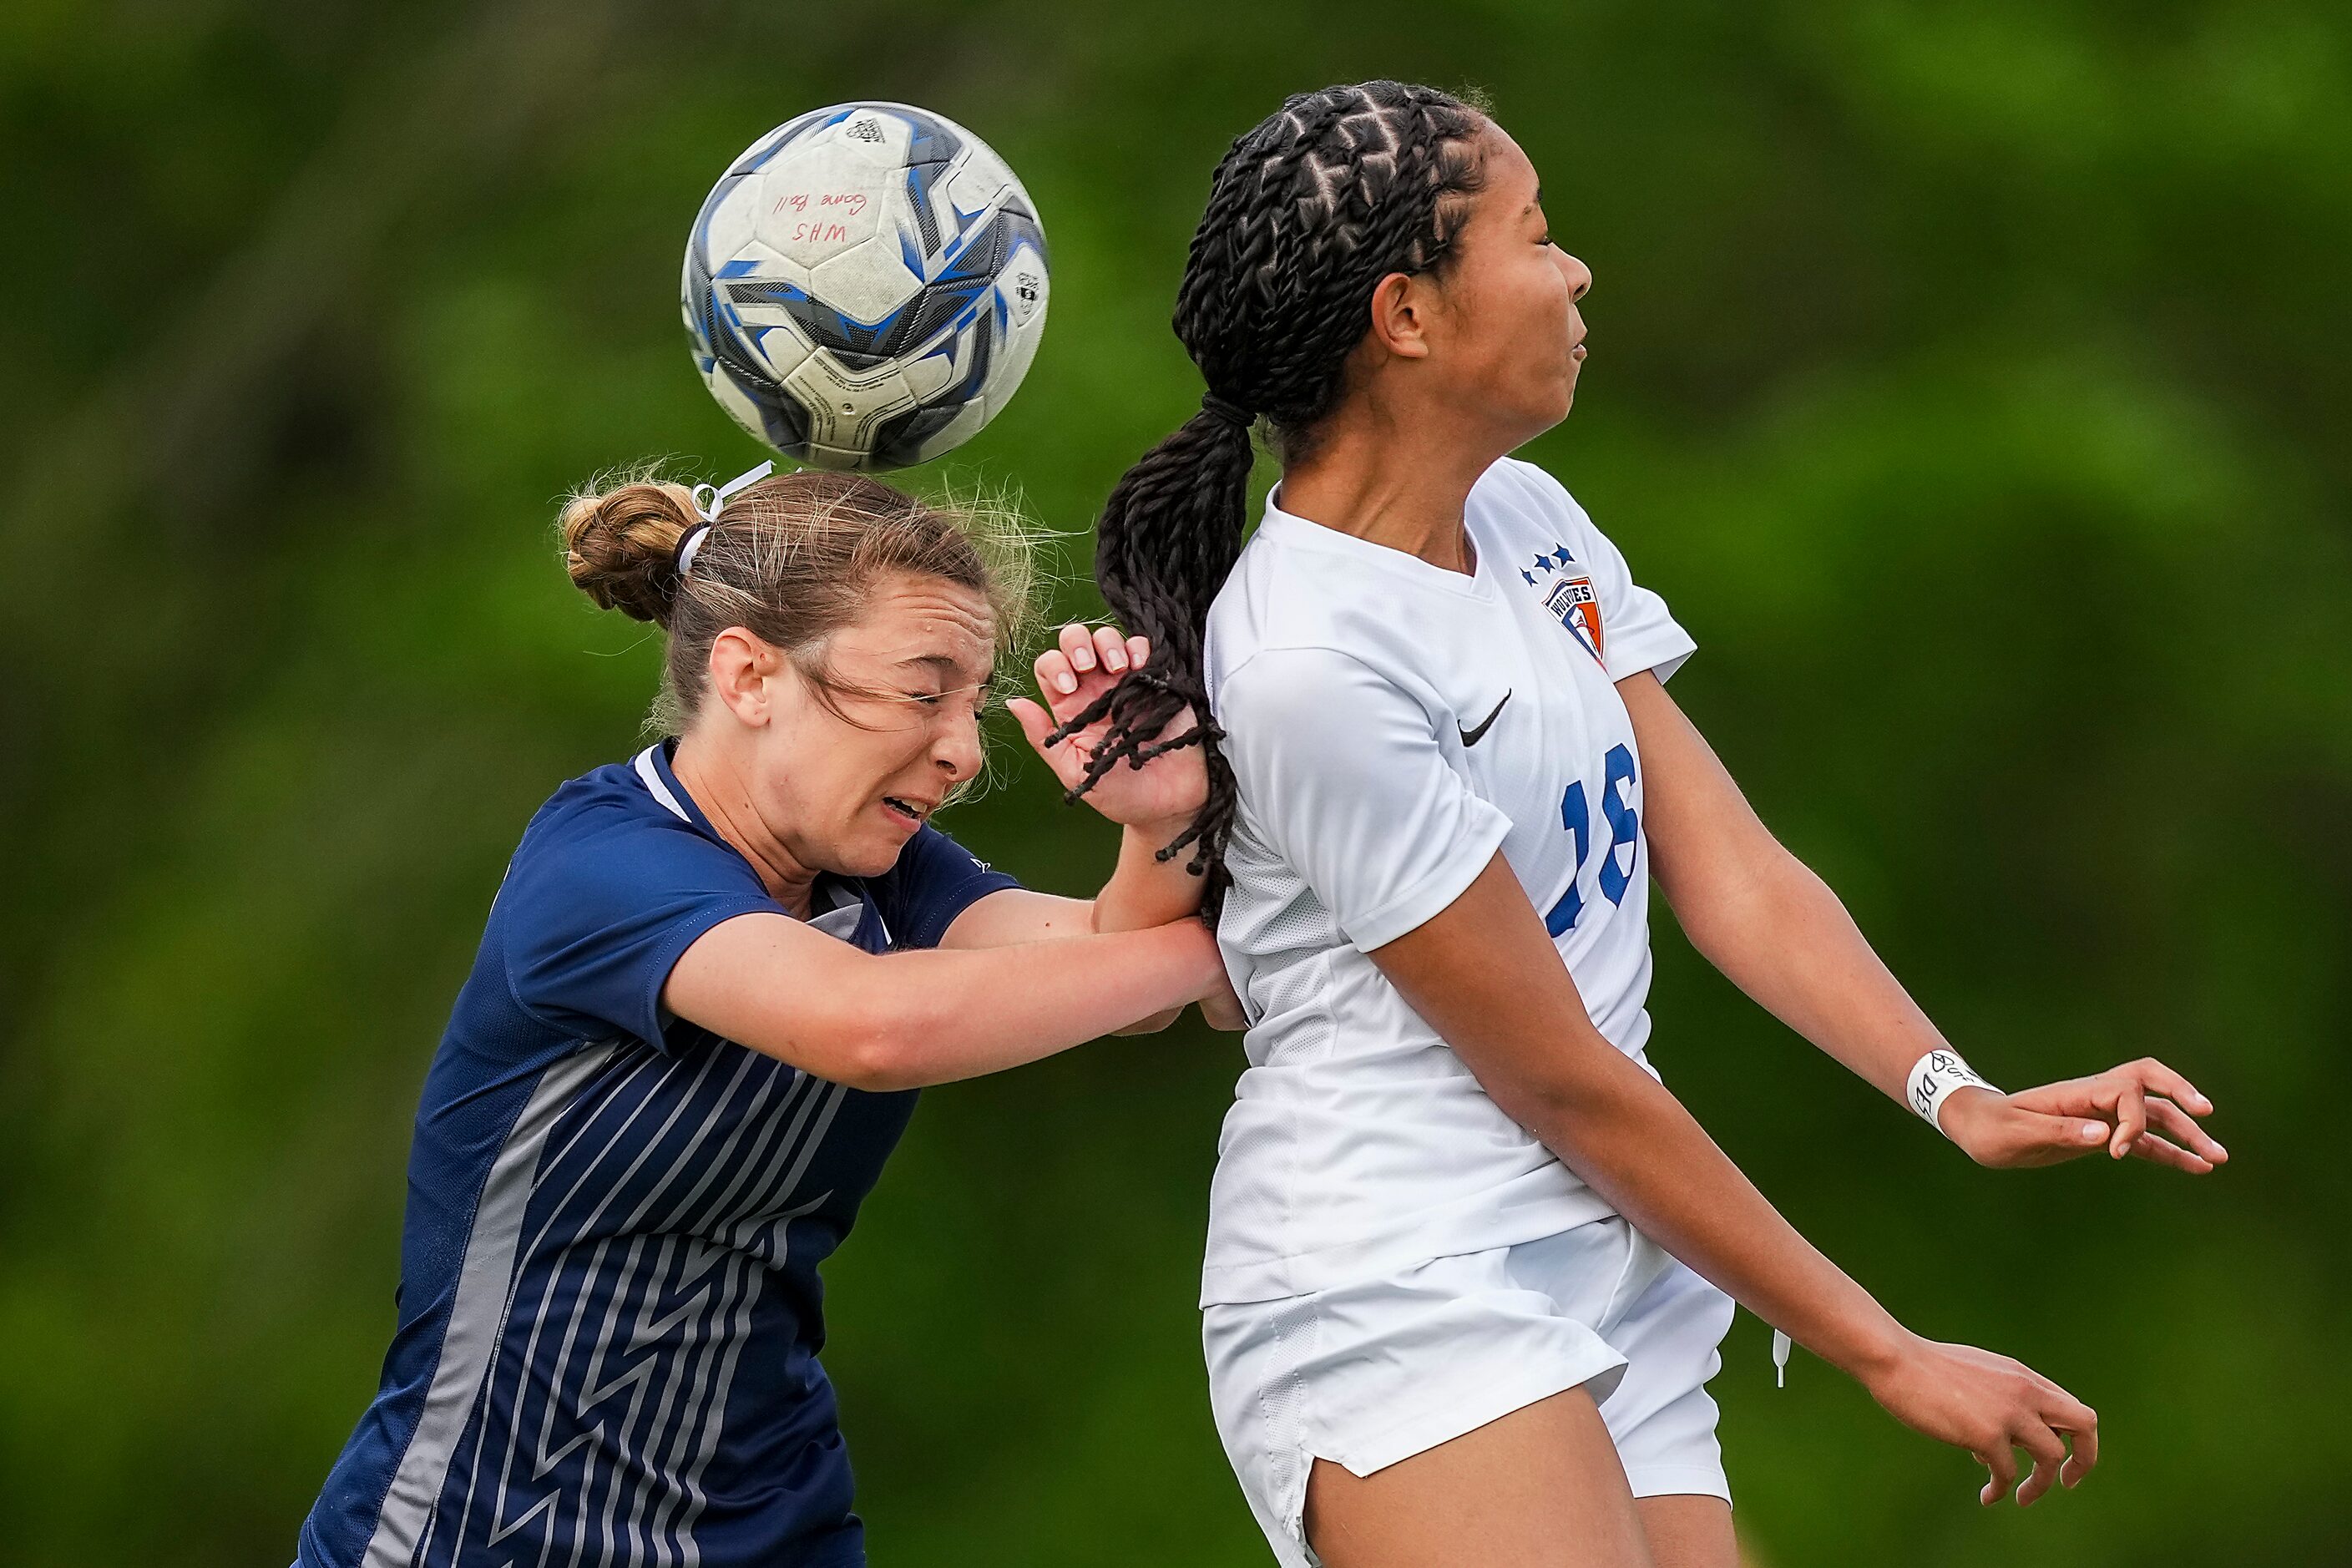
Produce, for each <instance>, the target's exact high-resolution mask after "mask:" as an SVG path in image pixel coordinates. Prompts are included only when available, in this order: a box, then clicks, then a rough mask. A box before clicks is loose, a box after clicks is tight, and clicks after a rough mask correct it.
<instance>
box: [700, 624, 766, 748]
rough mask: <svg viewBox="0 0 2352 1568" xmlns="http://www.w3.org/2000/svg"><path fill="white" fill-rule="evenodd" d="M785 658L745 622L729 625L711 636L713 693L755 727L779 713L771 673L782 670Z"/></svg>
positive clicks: (728, 708)
mask: <svg viewBox="0 0 2352 1568" xmlns="http://www.w3.org/2000/svg"><path fill="white" fill-rule="evenodd" d="M782 667H783V658H782V656H781V655H779V654H778V653H777V652H776V650H775V649H774V648H773V647H770V646H769V644H768V642H767V641H766V639H765V638H762V637H757V636H755V635H753V634H752V633H751V632H749V631H747V630H745V629H744V628H743V627H741V626H729V627H728V628H727V629H726V630H725V631H723V632H720V633H719V635H718V636H717V637H713V638H711V639H710V663H709V675H710V693H709V694H710V696H711V697H712V698H713V699H715V700H718V701H720V702H723V703H725V704H726V705H727V710H728V711H729V712H730V713H732V714H734V715H735V717H736V718H738V719H740V720H741V721H743V722H744V723H745V724H747V725H750V726H751V728H752V729H755V730H756V729H759V728H761V726H763V725H765V724H766V723H767V722H768V721H770V720H771V719H772V718H774V717H775V712H774V709H773V701H772V694H773V688H772V686H771V684H770V681H769V677H771V676H772V675H775V674H777V673H779V672H780V671H781V670H782Z"/></svg>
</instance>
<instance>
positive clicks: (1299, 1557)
mask: <svg viewBox="0 0 2352 1568" xmlns="http://www.w3.org/2000/svg"><path fill="white" fill-rule="evenodd" d="M1731 1314H1732V1303H1731V1298H1729V1297H1728V1296H1726V1295H1725V1294H1724V1293H1723V1292H1722V1291H1720V1290H1718V1289H1716V1288H1715V1287H1714V1286H1712V1285H1710V1284H1708V1283H1707V1282H1706V1280H1704V1279H1700V1278H1699V1277H1698V1276H1697V1275H1696V1274H1694V1273H1692V1272H1691V1271H1690V1269H1688V1268H1685V1267H1684V1266H1683V1265H1682V1264H1681V1263H1679V1262H1677V1261H1676V1260H1675V1259H1674V1258H1670V1257H1668V1256H1667V1255H1666V1254H1665V1253H1664V1251H1662V1250H1661V1249H1660V1248H1659V1247H1657V1246H1656V1244H1654V1242H1652V1241H1651V1240H1650V1239H1649V1238H1648V1237H1644V1236H1643V1235H1642V1234H1641V1233H1640V1232H1639V1231H1637V1230H1635V1229H1634V1228H1633V1226H1631V1225H1630V1224H1628V1223H1627V1222H1626V1221H1624V1220H1623V1219H1622V1218H1618V1217H1616V1216H1614V1215H1612V1216H1611V1217H1610V1218H1607V1219H1600V1220H1594V1221H1592V1222H1591V1223H1590V1224H1588V1225H1580V1226H1576V1227H1575V1228H1573V1229H1571V1230H1567V1231H1563V1232H1561V1233H1560V1234H1559V1235H1558V1236H1550V1237H1544V1238H1542V1239H1541V1240H1538V1241H1528V1242H1522V1243H1520V1244H1518V1245H1517V1246H1516V1247H1496V1248H1495V1249H1493V1250H1491V1251H1486V1252H1473V1253H1467V1254H1465V1255H1463V1256H1460V1257H1455V1258H1433V1259H1432V1260H1430V1261H1429V1262H1426V1263H1423V1264H1419V1265H1416V1266H1415V1267H1413V1268H1408V1269H1405V1270H1403V1271H1402V1272H1400V1273H1397V1274H1393V1275H1391V1276H1388V1277H1387V1278H1384V1279H1375V1280H1372V1281H1370V1282H1369V1283H1366V1284H1361V1285H1348V1286H1341V1287H1339V1288H1336V1289H1329V1290H1318V1291H1316V1292H1314V1293H1313V1294H1311V1295H1306V1296H1292V1297H1287V1298H1285V1299H1284V1300H1275V1301H1253V1302H1247V1303H1243V1304H1239V1305H1229V1306H1213V1307H1208V1308H1205V1309H1203V1310H1202V1342H1203V1343H1204V1344H1205V1346H1206V1348H1207V1351H1208V1357H1209V1399H1210V1403H1211V1405H1213V1408H1214V1410H1215V1414H1216V1420H1217V1431H1218V1434H1219V1436H1222V1437H1223V1439H1224V1444H1225V1454H1226V1457H1227V1458H1230V1459H1231V1460H1232V1461H1233V1466H1234V1474H1235V1475H1236V1476H1238V1477H1239V1478H1240V1479H1241V1483H1242V1490H1243V1492H1244V1493H1245V1494H1246V1495H1247V1496H1248V1498H1249V1504H1250V1510H1251V1511H1252V1512H1253V1513H1255V1515H1256V1516H1257V1521H1258V1526H1259V1528H1260V1529H1262V1530H1264V1531H1265V1538H1266V1541H1267V1542H1268V1544H1270V1545H1271V1546H1272V1547H1273V1548H1274V1554H1275V1556H1276V1559H1277V1560H1278V1561H1279V1562H1281V1563H1283V1564H1284V1568H1315V1564H1316V1557H1315V1554H1314V1553H1313V1552H1311V1551H1309V1550H1308V1548H1307V1538H1306V1530H1305V1527H1304V1526H1303V1524H1302V1523H1301V1516H1302V1514H1303V1513H1304V1511H1305V1509H1306V1505H1307V1471H1308V1470H1309V1469H1310V1468H1312V1465H1313V1462H1314V1461H1315V1460H1316V1459H1318V1458H1323V1459H1328V1460H1330V1461H1331V1462H1332V1463H1334V1464H1337V1465H1344V1466H1346V1467H1347V1468H1348V1469H1349V1470H1350V1471H1351V1472H1353V1473H1354V1474H1356V1475H1359V1476H1369V1475H1370V1474H1372V1473H1373V1472H1374V1471H1375V1470H1380V1469H1382V1468H1386V1467H1388V1466H1390V1465H1393V1464H1395V1463H1396V1462H1397V1461H1398V1460H1400V1459H1406V1458H1412V1456H1413V1455H1415V1454H1418V1453H1422V1452H1423V1451H1424V1450H1426V1449H1430V1448H1433V1447H1436V1446H1437V1445H1438V1444H1440V1443H1444V1442H1446V1441H1448V1440H1449V1439H1452V1438H1454V1437H1459V1436H1462V1435H1463V1434H1464V1433H1465V1432H1471V1431H1475V1430H1476V1429H1477V1428H1478V1427H1481V1426H1485V1425H1486V1423H1488V1422H1489V1421H1493V1420H1496V1419H1497V1418H1499V1417H1501V1416H1504V1415H1509V1414H1510V1413H1511V1412H1512V1411H1514V1410H1518V1409H1521V1408H1524V1407H1525V1406H1527V1405H1532V1404H1534V1403H1535V1402H1536V1401H1537V1400H1539V1399H1545V1398H1549V1396H1550V1395H1552V1394H1558V1393H1559V1392H1560V1391H1561V1390H1563V1389H1568V1388H1574V1387H1576V1386H1577V1385H1578V1384H1584V1385H1585V1386H1586V1388H1587V1389H1588V1390H1589V1392H1591V1394H1592V1396H1593V1397H1594V1398H1595V1399H1597V1400H1599V1401H1600V1402H1601V1419H1602V1420H1603V1421H1604V1422H1606V1423H1607V1425H1608V1427H1609V1434H1610V1436H1612V1437H1613V1438H1614V1439H1615V1440H1616V1444H1617V1453H1618V1456H1619V1458H1621V1459H1622V1461H1623V1463H1624V1466H1625V1476H1626V1479H1628V1480H1629V1481H1631V1482H1632V1483H1633V1495H1634V1496H1635V1497H1657V1496H1663V1495H1665V1494H1669V1493H1683V1492H1696V1493H1701V1494H1704V1495H1706V1496H1710V1497H1719V1498H1722V1499H1724V1500H1726V1501H1729V1500H1730V1498H1731V1489H1730V1486H1729V1484H1728V1483H1727V1481H1726V1480H1725V1479H1724V1474H1723V1451H1722V1449H1721V1447H1719V1446H1718V1445H1717V1442H1716V1436H1715V1422H1716V1407H1715V1401H1714V1400H1713V1399H1712V1398H1710V1397H1709V1396H1708V1394H1707V1392H1706V1383H1707V1380H1708V1379H1709V1378H1711V1377H1713V1376H1714V1375H1715V1374H1716V1373H1717V1371H1718V1370H1720V1369H1721V1367H1722V1365H1723V1361H1722V1358H1721V1356H1720V1355H1718V1354H1717V1346H1719V1345H1720V1344H1721V1343H1722V1342H1723V1336H1724V1334H1725V1333H1726V1332H1727V1331H1729V1329H1730V1327H1731Z"/></svg>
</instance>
